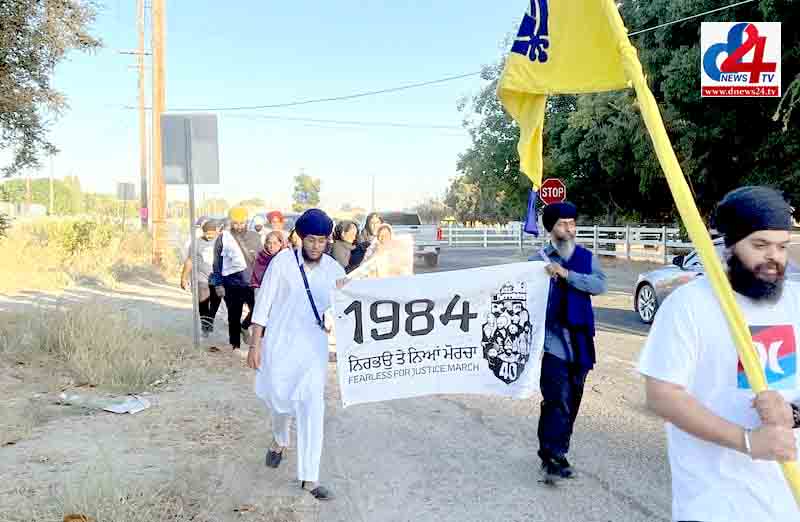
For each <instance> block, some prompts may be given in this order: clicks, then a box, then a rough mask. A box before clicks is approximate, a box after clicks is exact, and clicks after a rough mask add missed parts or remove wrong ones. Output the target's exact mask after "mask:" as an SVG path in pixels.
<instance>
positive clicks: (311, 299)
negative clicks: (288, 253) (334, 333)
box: [294, 250, 325, 330]
mask: <svg viewBox="0 0 800 522" xmlns="http://www.w3.org/2000/svg"><path fill="white" fill-rule="evenodd" d="M294 257H295V259H296V260H297V266H298V268H300V275H301V276H303V284H304V285H305V286H306V295H308V302H309V303H311V309H312V310H313V311H314V317H315V318H316V319H317V324H318V325H319V327H320V328H321V329H323V330H324V329H325V322H324V321H323V320H322V317H320V315H319V311H318V310H317V305H316V303H315V302H314V295H313V294H312V293H311V288H310V287H309V286H308V277H306V271H305V269H304V268H303V265H302V264H301V263H300V255H299V254H298V253H297V250H295V251H294Z"/></svg>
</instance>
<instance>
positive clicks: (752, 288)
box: [728, 254, 786, 303]
mask: <svg viewBox="0 0 800 522" xmlns="http://www.w3.org/2000/svg"><path fill="white" fill-rule="evenodd" d="M761 268H765V267H764V266H761V265H759V266H758V267H756V271H758V270H759V269H761ZM774 268H776V269H777V271H778V277H777V279H776V280H775V281H765V280H763V279H761V278H759V277H758V276H757V275H756V273H755V272H753V271H752V270H750V269H749V268H747V267H746V266H745V265H744V263H742V261H741V260H740V259H739V258H738V257H737V256H736V254H731V256H730V257H729V258H728V279H729V280H730V282H731V286H732V287H733V289H734V290H735V291H736V292H738V293H740V294H742V295H743V296H746V297H749V298H750V299H753V300H755V301H766V302H768V303H775V302H777V301H778V300H779V299H780V298H781V295H783V281H784V275H785V271H786V267H785V266H781V265H778V264H775V266H774Z"/></svg>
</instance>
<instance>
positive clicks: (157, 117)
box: [151, 0, 167, 265]
mask: <svg viewBox="0 0 800 522" xmlns="http://www.w3.org/2000/svg"><path fill="white" fill-rule="evenodd" d="M164 3H165V2H164V0H152V19H153V43H152V49H153V100H152V106H153V110H152V113H153V114H152V116H153V120H152V124H151V125H152V132H151V134H152V136H153V142H152V150H153V154H152V158H151V160H152V162H153V167H152V172H153V183H152V187H151V188H152V191H153V209H152V210H153V218H152V222H153V263H154V264H157V265H161V264H163V261H164V252H165V250H166V240H167V237H166V233H167V227H166V212H165V211H166V203H167V190H166V186H165V185H164V175H163V172H162V169H161V114H162V113H163V112H164V104H165V92H164V74H165V71H164V51H165V49H164V17H165V13H164Z"/></svg>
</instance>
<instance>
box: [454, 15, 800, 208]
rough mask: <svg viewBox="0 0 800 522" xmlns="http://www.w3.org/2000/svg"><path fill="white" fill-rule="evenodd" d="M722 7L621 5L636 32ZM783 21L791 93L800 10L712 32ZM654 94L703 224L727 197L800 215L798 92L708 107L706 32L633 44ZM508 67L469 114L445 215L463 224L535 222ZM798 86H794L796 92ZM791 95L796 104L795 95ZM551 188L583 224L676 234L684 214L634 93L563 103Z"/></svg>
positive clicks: (660, 33)
mask: <svg viewBox="0 0 800 522" xmlns="http://www.w3.org/2000/svg"><path fill="white" fill-rule="evenodd" d="M714 7H718V5H717V3H715V2H714V1H712V0H697V1H693V2H688V1H681V2H675V1H674V0H653V1H651V2H638V1H634V0H623V1H622V2H621V10H622V15H623V18H624V19H625V21H626V25H627V26H628V27H631V28H633V29H636V28H644V27H653V26H656V25H659V24H662V23H665V22H669V21H672V20H676V19H679V18H683V17H686V16H690V15H692V14H696V13H698V12H702V11H706V10H710V9H713V8H714ZM729 20H748V21H759V20H763V21H777V20H779V21H781V22H783V23H782V41H783V49H782V70H783V78H784V85H785V86H786V85H787V84H789V82H790V80H791V79H793V78H795V77H797V76H798V74H800V45H798V42H800V4H798V3H797V2H792V1H791V0H762V1H761V2H758V3H751V4H745V5H741V6H739V7H736V8H734V9H730V10H726V11H723V12H720V13H715V14H712V15H708V16H706V17H704V18H703V19H702V21H729ZM632 39H633V43H634V45H635V46H636V47H637V49H638V50H639V56H640V60H641V62H642V64H643V66H644V70H645V73H646V74H647V78H648V82H649V85H650V88H651V90H652V91H653V94H654V96H655V98H656V100H657V101H658V104H659V108H660V109H661V112H662V115H663V117H664V121H665V124H666V127H667V132H668V133H669V135H670V138H671V140H672V144H673V147H674V148H675V151H676V154H677V156H678V160H679V161H680V163H681V167H682V168H683V171H684V174H685V175H686V176H687V178H688V180H689V184H690V187H691V189H692V191H693V193H694V195H695V198H696V201H697V203H698V206H699V208H700V210H701V213H702V214H703V215H705V216H709V215H710V214H711V212H712V211H713V209H714V206H715V205H716V203H717V202H718V201H719V199H720V198H721V197H722V196H723V195H724V194H725V193H726V192H727V191H729V190H731V189H733V188H735V187H738V186H741V185H746V184H770V185H774V186H776V187H778V188H780V189H782V190H784V191H785V192H786V193H787V195H788V196H789V198H790V199H791V200H793V201H794V202H795V207H796V208H797V209H798V212H800V132H798V120H799V119H800V117H799V116H798V114H799V113H798V111H794V112H792V111H791V108H792V106H793V105H795V104H796V103H797V98H798V95H797V94H796V93H794V91H795V90H797V89H800V87H799V86H797V85H795V86H793V88H792V89H788V90H787V99H786V100H784V102H783V107H782V108H781V109H779V108H778V105H779V103H780V101H779V100H778V99H765V98H761V99H759V98H718V99H710V98H706V99H703V98H701V96H700V71H699V64H700V45H699V43H700V20H691V21H686V22H682V23H679V24H674V25H670V26H667V27H664V28H661V29H658V30H654V31H649V32H646V33H643V34H641V35H637V36H634V37H633V38H632ZM501 71H502V63H501V64H498V65H495V66H492V67H486V68H485V69H484V74H483V77H484V80H485V81H486V84H485V85H484V88H483V89H482V90H481V91H480V93H478V95H476V96H475V97H473V98H472V99H471V100H469V101H468V102H465V103H463V104H462V108H463V109H464V111H465V114H466V117H465V124H466V126H467V128H468V129H469V131H470V134H471V136H472V144H471V146H470V147H469V148H468V149H467V150H466V151H465V152H464V153H463V154H461V156H460V157H459V162H458V170H459V172H460V173H461V175H460V176H459V177H458V178H457V179H455V180H454V181H453V183H452V186H451V187H450V190H449V191H448V197H447V203H448V204H449V205H451V207H452V208H454V210H455V212H456V216H457V218H458V219H460V220H463V221H474V220H480V221H485V222H503V221H506V220H514V219H519V218H520V217H521V216H522V215H523V214H524V212H525V205H526V197H527V190H528V188H530V182H529V181H528V180H527V179H526V178H525V177H524V176H523V175H521V174H520V172H519V159H518V156H517V151H516V142H517V139H518V137H519V128H518V127H517V126H516V124H515V123H514V122H512V121H511V119H510V118H509V117H508V116H507V114H506V113H505V112H504V111H503V110H502V107H501V106H500V104H499V101H498V100H497V98H496V95H495V92H496V88H497V79H498V77H499V74H500V72H501ZM787 80H788V81H787ZM789 90H791V91H792V93H794V94H790V93H789ZM544 176H545V178H548V177H557V178H561V179H563V180H564V181H565V183H566V185H567V195H568V197H569V199H570V200H572V201H574V202H575V203H576V204H578V206H579V208H580V211H581V214H582V216H584V218H588V219H595V220H597V221H602V222H608V223H614V222H620V221H628V222H640V223H641V222H658V223H663V222H674V221H675V220H677V219H678V218H677V213H676V212H675V207H674V203H673V202H672V198H671V196H670V193H669V189H668V187H667V184H666V181H665V179H664V176H663V173H662V171H661V168H660V166H659V164H658V161H657V158H656V156H655V153H654V151H653V147H652V144H651V142H650V138H649V135H648V134H647V131H646V128H645V126H644V123H643V121H642V118H641V114H640V112H639V109H638V105H637V103H636V98H635V96H634V93H633V92H632V91H620V92H611V93H602V94H594V95H580V96H566V95H565V96H553V97H550V98H549V100H548V106H547V115H546V119H545V133H544Z"/></svg>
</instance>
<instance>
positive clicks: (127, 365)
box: [0, 301, 182, 392]
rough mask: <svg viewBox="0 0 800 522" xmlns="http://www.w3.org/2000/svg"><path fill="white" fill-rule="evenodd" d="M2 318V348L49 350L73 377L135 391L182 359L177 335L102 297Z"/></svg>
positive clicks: (30, 352)
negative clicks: (137, 319) (115, 307)
mask: <svg viewBox="0 0 800 522" xmlns="http://www.w3.org/2000/svg"><path fill="white" fill-rule="evenodd" d="M7 319H8V320H3V321H2V322H0V354H2V353H9V354H22V355H27V356H36V355H37V354H38V355H42V354H44V355H51V356H54V357H55V358H56V359H57V360H58V361H59V363H60V364H61V365H62V366H63V368H65V369H66V370H68V371H69V372H70V373H71V374H72V375H73V377H74V379H75V382H77V383H81V384H90V385H94V386H99V387H102V388H105V389H110V390H115V391H120V392H138V391H143V390H146V389H148V388H149V387H150V386H151V385H152V383H154V382H155V381H157V380H159V379H160V378H162V377H163V376H164V375H165V374H167V373H169V372H170V371H171V370H172V369H173V368H174V366H175V364H176V363H177V362H178V360H179V359H180V356H181V354H182V345H181V343H180V341H179V339H177V338H174V337H170V336H169V335H167V334H164V333H161V332H158V331H152V330H149V329H146V328H145V327H144V325H141V324H137V323H136V322H135V321H131V320H129V318H128V317H127V316H126V315H125V314H123V313H122V312H119V311H114V310H112V309H110V308H109V306H108V305H107V304H106V303H104V302H103V301H96V302H90V303H82V304H80V305H70V306H65V307H62V306H56V307H47V308H45V307H40V308H38V309H35V310H34V311H32V312H29V313H26V314H17V315H16V316H13V317H11V316H8V317H7Z"/></svg>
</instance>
